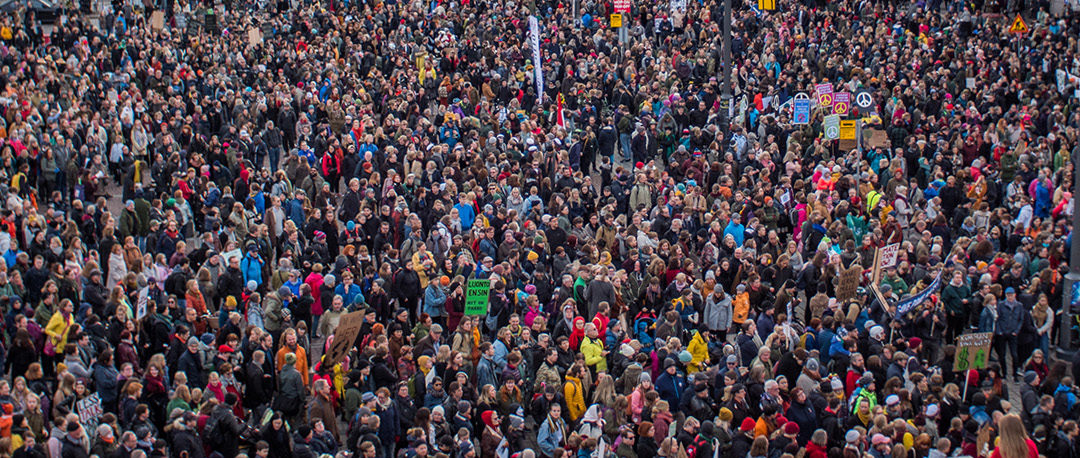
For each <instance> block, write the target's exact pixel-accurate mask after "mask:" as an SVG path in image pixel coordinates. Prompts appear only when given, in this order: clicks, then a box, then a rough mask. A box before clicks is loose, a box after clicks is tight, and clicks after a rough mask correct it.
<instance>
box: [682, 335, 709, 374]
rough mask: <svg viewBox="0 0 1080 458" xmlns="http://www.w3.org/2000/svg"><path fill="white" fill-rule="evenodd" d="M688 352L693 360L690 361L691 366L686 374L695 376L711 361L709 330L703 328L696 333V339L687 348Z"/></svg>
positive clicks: (687, 366)
mask: <svg viewBox="0 0 1080 458" xmlns="http://www.w3.org/2000/svg"><path fill="white" fill-rule="evenodd" d="M686 350H687V351H689V352H690V356H692V357H693V359H691V360H690V364H688V365H686V373H688V374H693V373H695V372H700V371H701V368H702V367H704V366H705V363H706V362H708V360H709V330H708V328H706V327H704V326H702V327H701V329H699V330H698V331H697V332H695V333H694V337H691V338H690V344H689V345H687V346H686Z"/></svg>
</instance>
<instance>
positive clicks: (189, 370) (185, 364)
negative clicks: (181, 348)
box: [176, 336, 206, 387]
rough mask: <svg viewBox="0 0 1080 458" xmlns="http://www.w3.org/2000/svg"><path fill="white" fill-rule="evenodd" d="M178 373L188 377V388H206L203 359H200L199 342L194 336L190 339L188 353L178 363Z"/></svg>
mask: <svg viewBox="0 0 1080 458" xmlns="http://www.w3.org/2000/svg"><path fill="white" fill-rule="evenodd" d="M176 372H183V373H184V374H185V375H187V379H188V386H194V387H202V386H206V377H205V376H204V375H203V365H202V358H200V357H199V340H198V339H196V338H195V337H194V336H192V337H188V340H187V351H185V352H184V354H183V355H181V356H180V359H178V360H177V361H176Z"/></svg>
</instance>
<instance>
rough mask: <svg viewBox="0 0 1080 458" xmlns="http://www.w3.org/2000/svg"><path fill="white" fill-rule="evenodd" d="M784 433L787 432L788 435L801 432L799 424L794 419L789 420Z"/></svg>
mask: <svg viewBox="0 0 1080 458" xmlns="http://www.w3.org/2000/svg"><path fill="white" fill-rule="evenodd" d="M784 434H787V435H788V436H794V435H797V434H799V424H798V423H795V422H793V421H789V422H787V424H785V425H784Z"/></svg>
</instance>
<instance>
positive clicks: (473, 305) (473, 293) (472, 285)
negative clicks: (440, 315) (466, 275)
mask: <svg viewBox="0 0 1080 458" xmlns="http://www.w3.org/2000/svg"><path fill="white" fill-rule="evenodd" d="M490 294H491V281H490V280H486V279H483V278H481V279H472V280H469V284H468V286H467V287H466V288H465V314H466V315H486V314H487V311H488V296H489V295H490Z"/></svg>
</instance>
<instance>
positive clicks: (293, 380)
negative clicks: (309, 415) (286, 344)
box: [273, 353, 307, 425]
mask: <svg viewBox="0 0 1080 458" xmlns="http://www.w3.org/2000/svg"><path fill="white" fill-rule="evenodd" d="M295 364H296V355H294V354H292V353H289V354H287V355H285V365H284V366H282V367H281V372H280V373H279V374H278V382H279V384H280V387H279V390H278V392H277V398H276V399H274V404H273V405H274V410H280V411H281V412H282V413H283V414H285V417H286V418H288V419H289V423H290V424H294V425H298V424H297V421H298V418H296V417H297V416H298V414H300V413H301V411H302V407H303V406H304V404H305V402H304V401H305V399H304V398H305V393H306V392H307V390H306V389H305V388H304V379H303V377H302V376H301V375H300V372H298V371H297V370H296V367H294V366H295Z"/></svg>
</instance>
